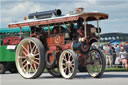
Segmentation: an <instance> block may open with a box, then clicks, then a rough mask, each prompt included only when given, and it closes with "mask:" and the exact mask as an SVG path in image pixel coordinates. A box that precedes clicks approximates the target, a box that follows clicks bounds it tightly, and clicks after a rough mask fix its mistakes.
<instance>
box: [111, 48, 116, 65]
mask: <svg viewBox="0 0 128 85" xmlns="http://www.w3.org/2000/svg"><path fill="white" fill-rule="evenodd" d="M111 53H112V57H113V62H112V64H115V60H116V51H115V48H114V47H113V46H111Z"/></svg>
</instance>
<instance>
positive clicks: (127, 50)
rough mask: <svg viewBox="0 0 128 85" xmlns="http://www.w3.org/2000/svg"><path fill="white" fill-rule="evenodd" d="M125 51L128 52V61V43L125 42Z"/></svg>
mask: <svg viewBox="0 0 128 85" xmlns="http://www.w3.org/2000/svg"><path fill="white" fill-rule="evenodd" d="M124 49H125V51H126V52H127V59H128V42H125V44H124Z"/></svg>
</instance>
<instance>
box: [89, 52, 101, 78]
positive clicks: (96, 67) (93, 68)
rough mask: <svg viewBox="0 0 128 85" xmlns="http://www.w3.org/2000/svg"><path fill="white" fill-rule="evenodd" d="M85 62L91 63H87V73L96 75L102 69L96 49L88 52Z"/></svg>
mask: <svg viewBox="0 0 128 85" xmlns="http://www.w3.org/2000/svg"><path fill="white" fill-rule="evenodd" d="M87 62H91V64H88V65H87V70H88V73H89V74H90V75H91V76H93V77H96V76H97V75H98V74H99V73H100V72H101V70H102V63H103V62H102V58H101V55H100V53H99V52H98V51H96V50H92V51H91V52H90V53H89V58H88V59H87Z"/></svg>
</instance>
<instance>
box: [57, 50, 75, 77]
mask: <svg viewBox="0 0 128 85" xmlns="http://www.w3.org/2000/svg"><path fill="white" fill-rule="evenodd" d="M59 62H60V70H61V71H60V72H61V73H62V74H63V75H62V76H64V77H65V78H70V77H71V76H72V75H73V72H74V69H75V61H74V58H73V55H72V54H71V53H70V52H68V51H65V52H63V53H62V54H61V56H60V61H59Z"/></svg>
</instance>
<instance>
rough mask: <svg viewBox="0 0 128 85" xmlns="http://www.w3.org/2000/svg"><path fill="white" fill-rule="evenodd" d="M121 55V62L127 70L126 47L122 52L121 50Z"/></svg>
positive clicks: (122, 48)
mask: <svg viewBox="0 0 128 85" xmlns="http://www.w3.org/2000/svg"><path fill="white" fill-rule="evenodd" d="M119 55H120V61H121V63H122V65H124V66H125V68H126V69H128V63H127V53H126V51H125V50H124V47H121V50H120V54H119Z"/></svg>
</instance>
